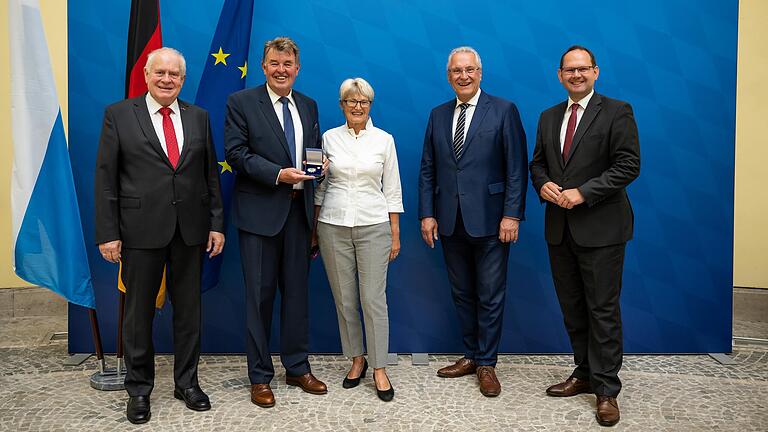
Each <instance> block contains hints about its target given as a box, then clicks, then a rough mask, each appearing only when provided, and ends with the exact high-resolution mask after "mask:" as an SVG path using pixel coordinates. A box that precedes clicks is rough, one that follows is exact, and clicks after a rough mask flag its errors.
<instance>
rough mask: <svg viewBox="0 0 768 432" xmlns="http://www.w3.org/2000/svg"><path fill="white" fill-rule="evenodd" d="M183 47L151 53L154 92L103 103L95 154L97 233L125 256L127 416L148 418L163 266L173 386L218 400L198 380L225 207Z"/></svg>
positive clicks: (185, 396) (103, 249) (147, 73)
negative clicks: (186, 95)
mask: <svg viewBox="0 0 768 432" xmlns="http://www.w3.org/2000/svg"><path fill="white" fill-rule="evenodd" d="M185 74H186V67H185V62H184V57H183V56H182V55H181V53H179V52H178V51H176V50H175V49H172V48H160V49H158V50H155V51H153V52H152V53H150V54H149V57H148V58H147V64H146V66H145V67H144V78H145V81H146V83H147V88H148V90H149V92H148V93H147V94H145V95H142V96H139V97H135V98H132V99H126V100H124V101H121V102H118V103H116V104H113V105H110V106H108V107H107V108H106V110H105V111H104V126H103V128H102V131H101V139H100V142H99V153H98V156H97V159H96V175H95V194H94V201H95V207H96V218H95V225H96V243H97V244H98V245H99V252H100V253H101V255H102V257H104V259H105V260H107V261H109V262H112V263H118V262H121V263H122V269H121V273H120V277H121V279H122V282H123V284H124V285H125V287H126V290H125V320H124V321H123V334H124V336H125V339H124V347H125V365H126V367H127V374H126V376H125V390H126V391H127V392H128V395H129V399H128V406H127V409H126V416H127V417H128V420H129V421H130V422H131V423H135V424H139V423H146V422H148V421H149V419H150V416H151V411H150V404H149V396H150V393H151V392H152V389H153V387H154V378H155V360H154V347H153V346H152V319H153V317H154V313H155V298H156V297H157V293H158V290H159V288H160V284H161V281H162V280H163V275H164V274H165V276H166V277H165V279H166V285H167V291H168V294H169V296H170V299H171V302H172V303H173V345H174V355H175V359H174V366H173V378H174V383H175V384H176V386H175V390H174V396H175V397H176V398H177V399H181V400H184V402H185V403H186V405H187V407H188V408H189V409H192V410H195V411H206V410H208V409H210V408H211V404H210V401H209V400H208V396H207V395H206V394H205V393H204V392H203V391H202V390H201V389H200V385H199V384H198V380H197V363H198V359H199V357H200V271H201V266H202V259H201V258H202V255H203V253H204V252H207V253H208V254H209V256H210V257H213V256H216V255H218V254H219V253H221V251H222V248H223V247H224V234H222V233H223V232H224V215H223V210H222V199H221V191H220V189H219V175H218V170H217V168H218V164H217V160H216V151H215V149H214V148H213V142H212V140H211V127H210V125H209V121H208V113H207V112H206V111H205V110H203V109H201V108H199V107H196V106H194V105H191V104H188V103H186V102H183V101H180V100H179V99H177V98H178V95H179V92H180V91H181V86H182V85H183V84H184V78H185Z"/></svg>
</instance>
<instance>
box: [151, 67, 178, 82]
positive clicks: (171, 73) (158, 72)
mask: <svg viewBox="0 0 768 432" xmlns="http://www.w3.org/2000/svg"><path fill="white" fill-rule="evenodd" d="M152 74H153V75H154V76H155V77H156V78H159V79H163V78H165V76H166V75H168V78H170V79H172V80H174V81H176V80H178V79H180V78H181V72H175V71H163V70H156V71H152Z"/></svg>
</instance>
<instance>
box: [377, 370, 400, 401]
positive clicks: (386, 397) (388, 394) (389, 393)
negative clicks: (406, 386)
mask: <svg viewBox="0 0 768 432" xmlns="http://www.w3.org/2000/svg"><path fill="white" fill-rule="evenodd" d="M387 382H389V388H388V389H386V390H379V386H377V385H376V378H375V375H374V378H373V385H374V386H375V387H376V395H378V396H379V399H381V400H383V401H384V402H389V401H391V400H392V398H394V397H395V388H394V387H392V382H391V381H389V377H387Z"/></svg>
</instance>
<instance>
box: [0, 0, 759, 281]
mask: <svg viewBox="0 0 768 432" xmlns="http://www.w3.org/2000/svg"><path fill="white" fill-rule="evenodd" d="M66 4H67V2H66V0H41V1H40V6H41V9H42V13H43V21H44V22H45V26H46V36H47V38H48V48H49V51H50V52H51V58H52V63H53V69H54V75H55V78H56V86H57V89H58V92H59V101H60V103H61V107H62V115H63V118H64V125H65V128H66V125H67V66H66V65H67V31H66V30H67V24H66V21H67V20H66V16H67V7H66ZM766 22H768V1H764V0H741V2H740V3H739V57H738V65H739V66H738V83H737V108H736V173H737V174H736V191H735V193H736V206H735V210H734V211H735V226H736V228H735V230H734V274H733V283H734V285H736V286H748V287H768V247H767V246H766V245H768V229H766V228H765V227H766V222H765V219H766V216H768V200H766V198H768V193H766V192H765V191H766V187H765V180H764V176H763V175H762V173H763V171H765V168H764V167H763V165H764V164H765V163H766V162H768V140H766V138H765V132H764V131H762V130H761V128H764V125H765V123H766V118H768V86H766V84H765V83H764V82H761V78H762V77H763V75H765V71H768V48H766V47H768V31H766V30H765V23H766ZM9 81H10V80H9V66H8V4H7V0H1V1H0V245H2V246H0V287H9V286H22V285H26V283H25V282H24V281H22V280H20V279H19V278H17V277H16V276H15V275H14V274H13V270H12V267H11V266H12V260H11V248H10V244H11V216H10V204H9V203H10V197H9V193H10V181H11V180H10V175H11V174H10V173H11V164H12V148H11V134H10V101H9ZM714 205H717V203H714Z"/></svg>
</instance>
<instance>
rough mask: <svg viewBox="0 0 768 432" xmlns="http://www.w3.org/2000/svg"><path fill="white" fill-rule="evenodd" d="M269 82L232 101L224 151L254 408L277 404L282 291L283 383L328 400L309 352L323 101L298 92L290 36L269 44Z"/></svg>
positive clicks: (296, 64)
mask: <svg viewBox="0 0 768 432" xmlns="http://www.w3.org/2000/svg"><path fill="white" fill-rule="evenodd" d="M261 67H262V70H263V71H264V76H265V77H266V80H267V82H266V83H265V84H263V85H260V86H258V87H255V88H250V89H245V90H241V91H239V92H236V93H233V94H232V95H230V96H229V99H228V100H227V116H226V120H225V123H224V148H225V150H226V156H227V162H229V164H230V165H231V166H232V168H234V169H235V171H236V176H235V194H234V199H233V201H232V221H233V223H234V224H235V226H237V228H238V230H239V231H238V238H239V239H240V257H241V259H242V265H243V276H244V277H245V307H246V312H245V313H246V322H247V334H246V342H245V346H246V354H247V358H248V378H249V380H250V382H251V402H253V403H254V404H256V405H258V406H260V407H263V408H269V407H272V406H274V405H275V396H274V394H273V393H272V388H271V387H270V382H271V381H272V378H273V377H274V376H275V368H274V366H273V365H272V357H271V354H270V350H269V339H270V333H271V329H272V306H273V303H274V301H275V295H276V293H277V291H278V290H280V301H281V304H280V333H281V334H280V360H281V361H282V363H283V366H284V367H285V373H286V377H285V381H286V384H288V385H293V386H298V387H300V388H301V389H302V390H304V391H306V392H307V393H312V394H325V393H326V392H327V391H328V390H327V388H326V386H325V384H324V383H323V382H321V381H320V380H318V379H317V378H315V376H314V375H312V370H311V369H310V366H309V359H308V354H307V351H308V350H309V341H308V339H309V316H308V315H309V304H308V295H309V294H308V290H307V282H308V281H307V279H308V275H309V262H310V241H311V228H312V227H313V225H314V223H313V219H314V206H313V198H314V193H315V185H314V179H315V178H314V177H312V176H309V175H307V174H306V173H305V172H304V170H303V168H304V164H303V161H304V160H306V157H305V156H304V154H305V153H304V151H305V149H307V148H308V147H320V146H321V142H320V127H319V125H318V121H317V103H315V101H314V100H312V99H310V98H308V97H307V96H305V95H303V94H301V93H299V92H297V91H295V90H293V83H294V81H295V80H296V76H297V75H298V73H299V47H298V46H297V45H296V43H295V42H294V41H292V40H291V39H290V38H287V37H278V38H275V39H273V40H270V41H267V42H266V43H265V44H264V53H263V57H262V62H261Z"/></svg>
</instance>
